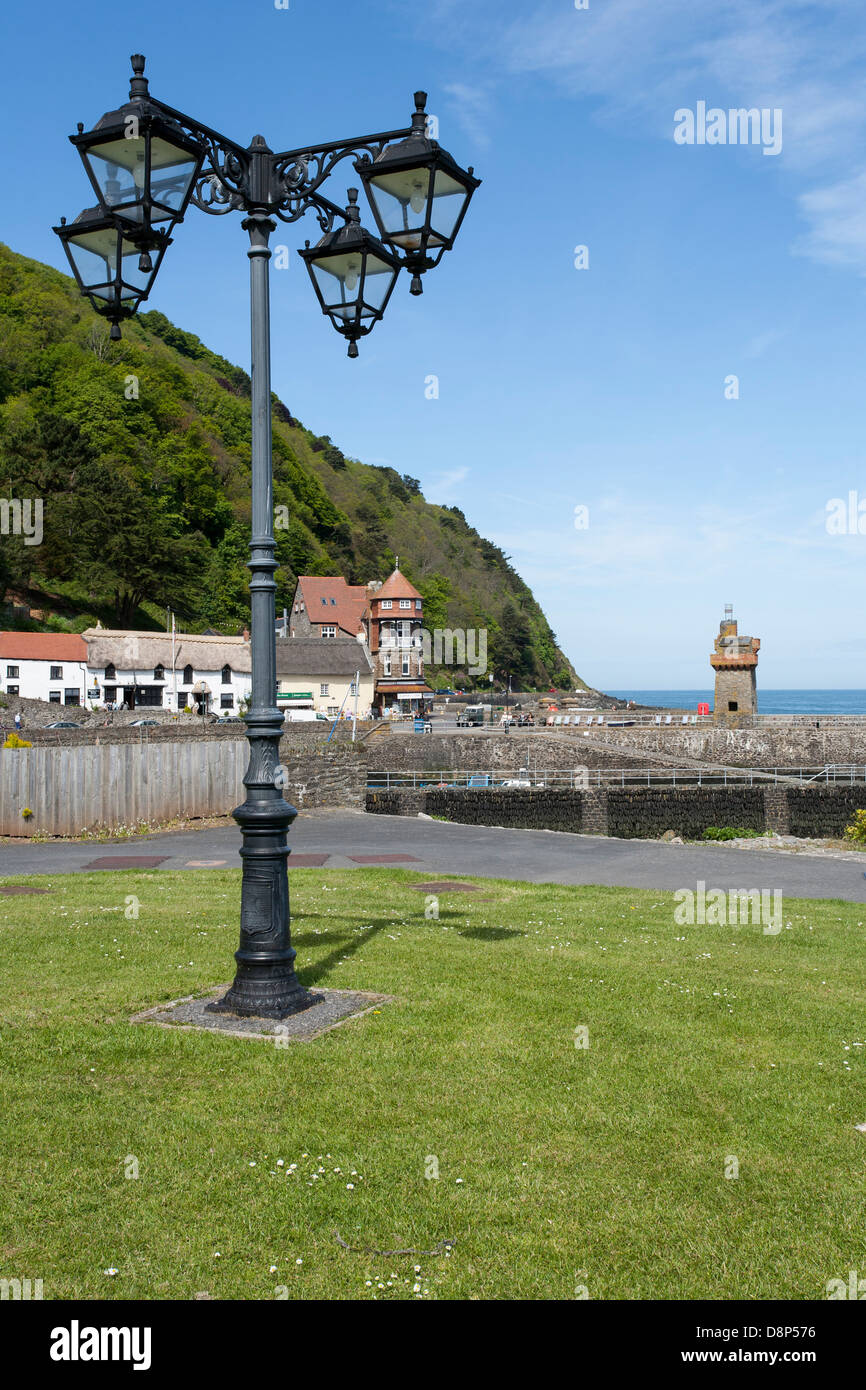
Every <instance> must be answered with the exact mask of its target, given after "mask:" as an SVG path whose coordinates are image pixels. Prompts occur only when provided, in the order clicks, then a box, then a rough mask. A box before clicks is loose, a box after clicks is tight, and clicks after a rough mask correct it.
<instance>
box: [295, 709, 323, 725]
mask: <svg viewBox="0 0 866 1390" xmlns="http://www.w3.org/2000/svg"><path fill="white" fill-rule="evenodd" d="M317 719H320V720H321V721H322V722H323V723H324V724H328V723H330V720H329V719H328V716H327V715H326V714H319V713H317V711H316V710H314V709H292V710H288V709H287V710H286V723H288V724H313V723H315V721H316V720H317Z"/></svg>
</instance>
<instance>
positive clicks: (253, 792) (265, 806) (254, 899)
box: [208, 142, 312, 1018]
mask: <svg viewBox="0 0 866 1390" xmlns="http://www.w3.org/2000/svg"><path fill="white" fill-rule="evenodd" d="M254 143H255V142H254ZM262 143H264V142H262ZM243 227H244V230H245V231H246V232H248V233H249V238H250V248H249V251H248V252H247V255H248V256H249V258H250V336H251V349H252V351H251V366H252V370H251V378H252V536H251V539H250V560H249V568H250V572H251V576H252V577H251V579H250V617H251V631H250V653H251V661H252V695H251V700H250V708H249V710H248V711H247V715H246V724H247V738H248V739H249V745H250V759H249V765H248V767H247V771H246V773H245V775H244V786H245V787H246V789H247V795H246V800H245V801H244V803H243V805H241V806H238V807H237V809H236V810H235V811H234V812H233V813H232V814H233V815H234V818H235V820H236V821H237V823H238V825H239V826H240V828H241V835H242V840H243V843H242V845H241V851H240V853H241V863H242V866H243V872H242V881H241V939H240V946H239V948H238V950H237V951H236V952H235V960H236V961H237V973H236V974H235V979H234V983H233V985H232V987H231V989H230V990H229V991H228V993H227V994H226V995H224V997H223V998H222V999H220V1000H218V1001H217V1002H216V1003H214V1004H210V1005H209V1006H208V1007H209V1008H210V1009H211V1010H213V1011H214V1012H224V1013H235V1014H241V1015H247V1016H249V1015H262V1016H264V1017H269V1018H273V1017H280V1018H282V1017H285V1016H286V1015H287V1014H291V1013H295V1012H297V1011H298V1010H299V1009H304V1008H306V1007H307V1006H308V1005H309V1004H310V1003H311V1002H312V996H311V995H310V993H309V992H308V991H307V990H306V989H304V988H303V986H302V985H301V984H300V982H299V981H298V978H297V976H296V975H295V968H294V960H295V949H294V947H293V946H292V944H291V931H290V926H289V883H288V872H287V861H288V857H289V853H290V851H289V848H288V844H287V839H286V836H287V833H288V829H289V826H290V825H291V824H292V822H293V820H294V819H295V817H296V816H297V814H298V813H297V811H296V810H295V808H294V806H290V805H289V803H288V802H287V801H286V800H285V798H284V797H283V794H282V790H281V789H280V787H278V786H277V785H276V772H277V768H278V767H279V764H280V737H281V734H282V731H283V713H282V710H280V709H278V708H277V675H276V671H277V657H276V608H275V594H276V588H277V586H276V581H275V580H274V571H275V570H276V569H277V561H276V558H275V555H274V552H275V549H276V542H275V540H274V534H273V530H274V506H273V469H272V464H271V327H270V287H269V271H270V266H269V262H270V258H271V252H270V248H269V246H268V241H269V238H270V236H271V234H272V232H274V231H275V230H276V223H275V222H274V221H273V220H272V219H271V218H270V217H268V216H267V214H266V212H265V211H263V210H260V211H256V212H252V213H251V214H250V216H249V217H247V218H245V219H244V222H243Z"/></svg>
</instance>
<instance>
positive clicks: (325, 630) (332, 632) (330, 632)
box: [322, 623, 337, 637]
mask: <svg viewBox="0 0 866 1390" xmlns="http://www.w3.org/2000/svg"><path fill="white" fill-rule="evenodd" d="M336 635H337V629H336V628H335V627H325V625H324V623H323V624H322V636H323V637H336Z"/></svg>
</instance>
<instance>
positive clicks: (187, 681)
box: [105, 666, 192, 685]
mask: <svg viewBox="0 0 866 1390" xmlns="http://www.w3.org/2000/svg"><path fill="white" fill-rule="evenodd" d="M105 674H106V676H107V675H108V672H107V671H106V673H105ZM181 685H192V667H191V666H184V668H183V680H182V681H181Z"/></svg>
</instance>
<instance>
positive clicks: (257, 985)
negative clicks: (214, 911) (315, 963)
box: [205, 950, 316, 1018]
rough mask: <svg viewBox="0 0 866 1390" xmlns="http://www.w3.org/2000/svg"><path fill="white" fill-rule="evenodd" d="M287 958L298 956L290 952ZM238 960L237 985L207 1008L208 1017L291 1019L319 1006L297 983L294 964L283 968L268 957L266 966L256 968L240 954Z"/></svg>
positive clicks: (238, 953) (287, 964)
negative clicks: (235, 1015)
mask: <svg viewBox="0 0 866 1390" xmlns="http://www.w3.org/2000/svg"><path fill="white" fill-rule="evenodd" d="M288 954H289V955H290V956H291V957H292V958H294V955H295V952H294V951H293V950H291V951H289V952H288ZM235 960H236V961H237V963H238V969H237V974H236V975H235V981H234V984H233V985H232V987H231V989H230V990H229V992H228V994H224V995H223V997H222V999H218V1000H217V1001H216V1003H215V1004H207V1005H205V1008H206V1010H207V1012H208V1013H212V1014H237V1015H238V1016H239V1017H240V1018H288V1017H289V1015H290V1014H298V1013H301V1012H302V1010H303V1009H309V1008H310V1007H311V1005H313V1004H315V1003H316V999H315V996H314V995H312V994H311V993H310V991H309V990H308V989H304V987H303V985H302V984H301V983H300V981H299V980H298V977H297V975H296V974H295V970H294V966H293V964H292V961H291V960H289V961H286V962H285V964H284V965H280V963H279V962H278V963H276V964H275V963H274V962H273V960H272V958H271V957H268V961H267V963H266V964H264V963H263V964H260V965H258V966H256V965H255V964H254V963H252V962H249V961H242V960H241V959H240V951H237V952H236V953H235Z"/></svg>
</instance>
